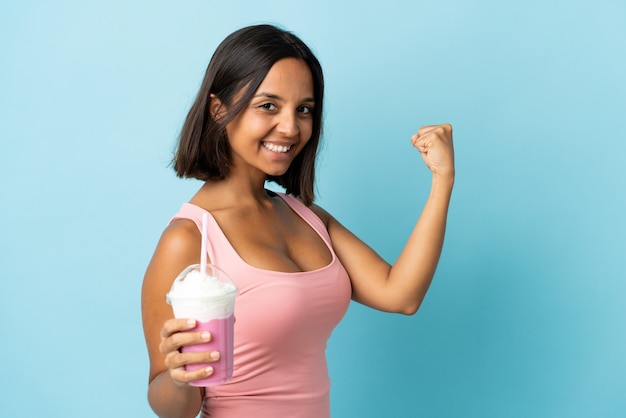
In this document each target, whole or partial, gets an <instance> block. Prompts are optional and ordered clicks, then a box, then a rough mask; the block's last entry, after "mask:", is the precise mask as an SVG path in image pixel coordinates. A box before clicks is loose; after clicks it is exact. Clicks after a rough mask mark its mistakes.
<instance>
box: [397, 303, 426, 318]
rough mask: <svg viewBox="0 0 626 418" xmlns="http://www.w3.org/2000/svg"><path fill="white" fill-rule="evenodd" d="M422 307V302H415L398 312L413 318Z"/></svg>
mask: <svg viewBox="0 0 626 418" xmlns="http://www.w3.org/2000/svg"><path fill="white" fill-rule="evenodd" d="M420 305H421V301H420V302H416V301H413V303H408V304H406V305H404V306H403V307H402V308H401V309H399V310H398V311H397V312H398V313H400V314H403V315H406V316H412V315H415V314H416V313H417V311H418V310H419V308H420Z"/></svg>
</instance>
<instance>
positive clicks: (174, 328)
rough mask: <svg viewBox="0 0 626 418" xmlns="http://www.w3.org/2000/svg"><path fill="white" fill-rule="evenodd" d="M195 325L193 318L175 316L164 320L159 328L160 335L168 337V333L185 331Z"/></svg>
mask: <svg viewBox="0 0 626 418" xmlns="http://www.w3.org/2000/svg"><path fill="white" fill-rule="evenodd" d="M195 326H196V320H195V319H185V318H175V319H169V320H167V321H165V323H164V324H163V328H161V337H162V338H168V337H169V336H170V335H172V334H174V333H176V332H180V331H186V330H190V329H192V328H194V327H195Z"/></svg>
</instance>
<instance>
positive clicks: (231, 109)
mask: <svg viewBox="0 0 626 418" xmlns="http://www.w3.org/2000/svg"><path fill="white" fill-rule="evenodd" d="M284 58H296V59H300V60H302V61H304V62H305V63H306V64H307V66H308V67H309V69H310V70H311V74H312V76H313V94H314V97H313V98H314V100H315V106H313V109H312V111H313V113H312V114H313V129H312V132H311V138H310V139H309V141H308V142H307V144H306V145H305V146H304V148H303V149H302V150H301V151H300V153H299V154H298V155H297V157H296V158H295V159H294V160H293V162H292V163H291V165H290V166H289V168H288V169H287V171H286V172H285V174H283V175H280V176H268V177H267V179H268V180H270V181H274V182H276V183H278V184H279V185H281V186H282V187H284V188H285V190H286V192H287V193H288V194H291V195H294V196H296V197H299V198H300V199H301V200H302V202H303V203H304V204H306V205H307V206H308V205H311V204H312V203H313V199H314V181H315V159H316V155H317V149H318V145H319V141H320V136H321V133H322V114H323V113H322V109H323V100H324V77H323V74H322V67H321V65H320V63H319V61H318V60H317V58H316V57H315V55H314V54H313V52H312V51H311V50H310V49H309V47H308V46H307V45H306V44H305V43H304V42H302V40H300V38H298V37H297V36H296V35H294V34H293V33H290V32H287V31H285V30H283V29H280V28H278V27H276V26H272V25H255V26H248V27H245V28H242V29H239V30H238V31H236V32H233V33H232V34H230V35H229V36H228V37H226V39H224V41H222V43H221V44H220V45H219V46H218V47H217V49H216V50H215V53H214V54H213V57H212V58H211V61H210V62H209V65H208V67H207V70H206V74H205V76H204V80H203V81H202V85H201V87H200V91H199V92H198V96H197V97H196V99H195V101H194V103H193V105H192V106H191V109H190V110H189V113H188V114H187V118H186V120H185V123H184V125H183V128H182V131H181V134H180V137H179V141H178V147H177V150H176V154H175V155H174V160H173V163H174V170H175V171H176V175H177V176H178V177H185V178H196V179H199V180H221V179H224V178H226V177H227V176H228V174H229V171H230V168H231V166H232V161H231V149H230V144H229V142H228V137H227V134H226V125H227V124H228V123H229V122H230V121H232V120H233V119H234V118H235V117H236V116H237V115H238V114H239V113H240V112H241V111H242V110H243V109H244V108H245V107H246V106H247V105H248V103H249V102H250V100H251V99H252V97H253V96H254V93H255V92H256V90H257V89H258V88H259V86H260V84H261V83H262V82H263V80H264V79H265V76H266V75H267V73H268V72H269V70H270V68H272V66H273V65H274V64H275V63H276V62H277V61H279V60H281V59H284ZM211 95H215V96H216V97H217V98H218V99H219V100H220V102H221V103H222V105H224V107H225V108H226V111H225V113H224V114H223V115H220V117H219V118H218V120H216V118H213V117H212V115H211V114H210V103H211Z"/></svg>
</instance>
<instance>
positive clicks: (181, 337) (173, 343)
mask: <svg viewBox="0 0 626 418" xmlns="http://www.w3.org/2000/svg"><path fill="white" fill-rule="evenodd" d="M211 338H212V336H211V333H210V332H208V331H197V332H189V331H182V332H176V333H174V334H172V335H170V336H169V337H167V338H162V339H161V352H162V353H163V354H167V353H169V352H172V351H179V350H180V348H181V347H184V346H186V345H195V344H202V343H207V342H209V341H211Z"/></svg>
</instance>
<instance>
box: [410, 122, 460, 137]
mask: <svg viewBox="0 0 626 418" xmlns="http://www.w3.org/2000/svg"><path fill="white" fill-rule="evenodd" d="M435 131H442V132H444V133H446V134H450V133H452V125H450V124H449V123H442V124H441V125H426V126H422V127H420V128H419V129H418V130H417V133H418V135H426V134H427V133H429V132H435Z"/></svg>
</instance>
